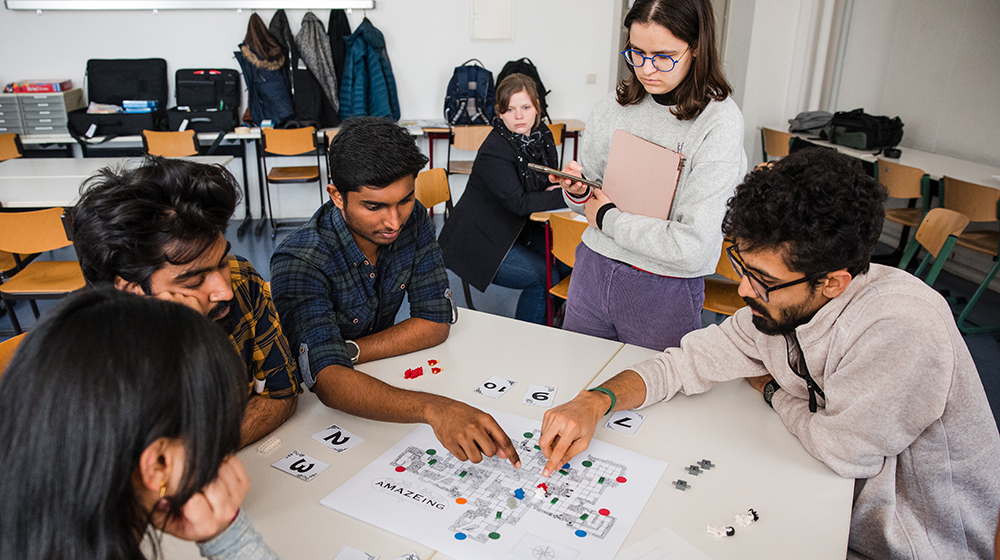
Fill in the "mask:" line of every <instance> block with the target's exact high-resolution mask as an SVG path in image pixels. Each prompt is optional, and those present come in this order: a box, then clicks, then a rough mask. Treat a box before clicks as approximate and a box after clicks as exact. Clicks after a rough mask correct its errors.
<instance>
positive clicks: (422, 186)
mask: <svg viewBox="0 0 1000 560" xmlns="http://www.w3.org/2000/svg"><path fill="white" fill-rule="evenodd" d="M413 189H414V196H416V197H417V200H419V201H420V204H423V205H424V208H427V209H428V210H430V211H431V213H432V215H433V212H434V207H435V206H437V205H438V204H441V203H442V202H443V203H445V218H446V219H447V217H448V212H450V211H451V208H452V204H451V187H450V186H448V174H447V173H445V171H444V169H441V168H440V167H437V168H434V169H428V170H427V171H421V172H420V173H417V179H416V180H415V181H414V182H413Z"/></svg>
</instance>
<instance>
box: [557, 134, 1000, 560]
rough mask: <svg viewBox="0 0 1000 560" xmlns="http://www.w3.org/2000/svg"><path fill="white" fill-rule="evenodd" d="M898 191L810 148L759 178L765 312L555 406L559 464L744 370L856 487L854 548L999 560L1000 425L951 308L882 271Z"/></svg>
mask: <svg viewBox="0 0 1000 560" xmlns="http://www.w3.org/2000/svg"><path fill="white" fill-rule="evenodd" d="M885 198H886V194H885V189H884V188H883V187H882V186H881V185H879V184H878V183H876V182H875V181H874V180H873V179H871V178H870V177H868V176H866V175H864V173H862V171H861V168H860V165H859V164H858V162H856V161H855V160H852V159H851V158H848V157H846V156H843V155H840V154H838V153H836V152H833V151H830V150H820V149H813V150H806V151H802V152H798V153H796V154H793V155H791V156H788V157H787V158H784V159H782V160H780V161H778V162H777V163H774V164H773V165H770V166H768V167H765V168H763V169H759V170H757V171H754V172H753V173H751V174H750V175H748V176H747V178H746V180H745V182H744V183H743V184H742V185H740V186H739V187H737V189H736V194H735V195H734V197H733V198H732V199H731V200H730V201H729V203H728V209H727V212H726V217H725V220H724V222H723V231H724V233H725V234H726V237H727V239H729V240H730V241H732V242H733V243H734V245H733V246H732V247H731V248H730V249H729V257H730V260H731V261H732V264H733V267H734V268H735V269H736V271H737V272H738V273H739V274H740V275H741V277H742V282H741V284H740V294H741V295H742V296H743V298H744V299H745V300H746V302H747V304H748V306H749V307H746V308H743V309H741V310H739V311H737V312H736V314H735V315H734V316H733V317H731V318H729V319H727V320H726V321H725V322H723V323H722V324H721V325H718V326H714V325H713V326H710V327H708V328H705V329H701V330H698V331H694V332H692V333H690V334H688V335H687V336H686V337H684V338H683V339H682V341H681V345H680V347H679V348H669V349H667V350H666V351H664V352H663V353H660V354H658V355H657V356H655V357H654V358H652V359H650V360H647V361H645V362H642V363H639V364H636V365H635V366H633V367H631V368H630V369H628V370H625V371H623V372H622V373H620V374H618V375H617V376H615V377H614V378H612V379H610V380H608V381H607V382H606V383H604V384H603V385H602V386H601V387H600V388H598V389H592V390H590V391H584V392H582V393H580V394H579V395H578V396H577V397H576V398H575V399H573V400H572V401H571V402H569V403H566V404H564V405H562V406H560V407H556V408H554V409H552V410H550V411H548V412H547V413H546V414H545V420H544V422H543V424H542V437H541V440H540V442H539V444H540V446H541V448H542V451H543V452H544V453H545V455H546V456H547V457H549V462H548V464H547V465H546V469H545V474H546V475H548V474H551V472H552V471H553V470H555V468H556V466H557V465H561V464H563V463H564V462H566V461H567V460H568V459H569V458H571V457H573V456H575V455H577V454H578V453H580V452H581V451H583V450H584V449H586V448H587V446H588V445H589V443H590V439H591V437H592V436H593V434H594V429H595V427H596V426H597V423H598V421H599V420H600V419H601V417H602V416H603V415H604V414H606V413H607V412H610V411H612V410H627V409H634V408H642V407H646V406H650V405H652V404H654V403H657V402H659V401H663V400H668V399H670V398H671V397H673V396H674V395H676V394H677V393H683V394H686V395H691V394H696V393H702V392H705V391H707V390H709V389H710V388H711V387H712V386H713V385H714V384H715V383H719V382H723V381H729V380H732V379H737V378H740V377H743V378H746V379H747V380H748V381H749V382H750V384H751V385H753V386H754V387H755V388H757V389H758V390H760V391H761V392H762V394H763V396H764V400H765V401H766V402H767V403H768V404H770V405H771V406H772V407H773V408H774V411H775V412H776V413H777V414H778V415H779V416H780V417H781V419H782V421H783V422H784V424H785V426H786V427H787V428H788V430H789V431H790V432H792V433H793V434H795V436H796V437H798V438H799V441H800V442H801V443H802V445H803V446H804V447H805V448H806V450H807V451H809V453H811V454H812V455H813V456H814V457H816V458H817V459H819V460H820V461H823V462H824V463H826V464H827V465H828V466H829V467H830V468H831V469H833V470H834V471H835V472H836V473H837V474H839V475H841V476H843V477H850V478H854V479H856V483H855V499H854V507H853V512H852V517H851V532H850V537H849V540H848V557H849V558H942V559H944V558H993V548H994V533H995V531H996V528H997V512H998V508H1000V434H998V432H997V426H996V422H995V420H994V418H993V415H992V413H991V410H990V405H989V403H988V402H987V400H986V394H985V392H984V391H983V386H982V382H981V381H980V378H979V374H978V372H977V371H976V366H975V364H974V363H973V361H972V357H971V356H970V354H969V350H968V348H966V346H965V342H964V341H963V340H962V336H961V334H960V333H959V331H958V329H957V328H956V326H955V320H954V318H953V316H952V313H951V309H950V308H949V306H948V304H947V303H946V302H945V300H944V298H942V297H941V296H940V295H939V294H938V293H937V292H935V291H934V290H933V289H931V288H929V287H928V286H927V285H925V284H924V283H923V282H921V281H920V280H919V279H917V278H914V277H913V276H911V275H910V274H908V273H906V272H904V271H901V270H898V269H895V268H891V267H886V266H881V265H877V264H876V265H872V264H870V257H871V253H872V251H873V249H874V248H875V244H876V242H877V240H878V237H879V233H880V231H881V229H882V220H883V216H884V211H883V203H884V201H885Z"/></svg>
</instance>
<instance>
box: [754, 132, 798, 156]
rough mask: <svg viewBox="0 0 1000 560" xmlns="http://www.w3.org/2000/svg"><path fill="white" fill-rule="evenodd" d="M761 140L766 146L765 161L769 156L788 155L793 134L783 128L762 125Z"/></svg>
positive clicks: (763, 145) (764, 146)
mask: <svg viewBox="0 0 1000 560" xmlns="http://www.w3.org/2000/svg"><path fill="white" fill-rule="evenodd" d="M760 140H761V144H762V147H763V148H764V161H765V162H766V161H767V160H768V157H774V158H781V157H785V156H787V155H788V149H789V147H790V146H791V143H792V135H791V134H789V133H788V132H785V131H783V130H775V129H773V128H767V127H763V126H762V127H761V128H760Z"/></svg>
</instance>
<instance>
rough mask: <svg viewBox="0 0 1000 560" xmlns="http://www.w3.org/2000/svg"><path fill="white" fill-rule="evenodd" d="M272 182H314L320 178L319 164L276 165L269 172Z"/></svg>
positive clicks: (269, 178) (268, 176) (268, 177)
mask: <svg viewBox="0 0 1000 560" xmlns="http://www.w3.org/2000/svg"><path fill="white" fill-rule="evenodd" d="M267 180H268V181H270V182H272V183H312V182H313V181H318V180H319V166H317V165H303V166H298V167H274V168H272V169H271V170H270V171H268V172H267Z"/></svg>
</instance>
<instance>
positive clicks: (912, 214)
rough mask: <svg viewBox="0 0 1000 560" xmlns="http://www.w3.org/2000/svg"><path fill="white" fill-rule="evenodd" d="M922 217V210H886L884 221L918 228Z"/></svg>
mask: <svg viewBox="0 0 1000 560" xmlns="http://www.w3.org/2000/svg"><path fill="white" fill-rule="evenodd" d="M923 217H924V211H923V209H922V208H886V210H885V219H887V220H889V221H890V222H896V223H897V224H902V225H904V226H909V227H918V226H919V225H920V220H922V219H923Z"/></svg>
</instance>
